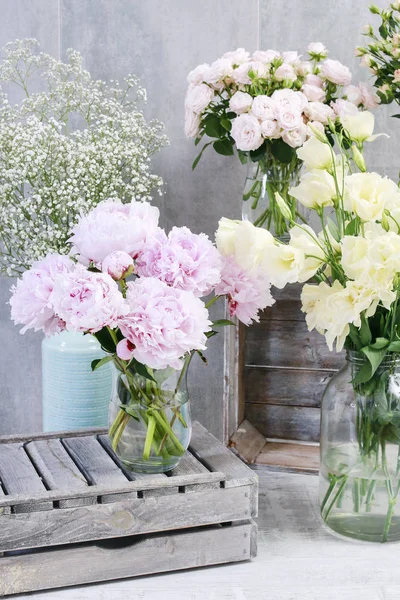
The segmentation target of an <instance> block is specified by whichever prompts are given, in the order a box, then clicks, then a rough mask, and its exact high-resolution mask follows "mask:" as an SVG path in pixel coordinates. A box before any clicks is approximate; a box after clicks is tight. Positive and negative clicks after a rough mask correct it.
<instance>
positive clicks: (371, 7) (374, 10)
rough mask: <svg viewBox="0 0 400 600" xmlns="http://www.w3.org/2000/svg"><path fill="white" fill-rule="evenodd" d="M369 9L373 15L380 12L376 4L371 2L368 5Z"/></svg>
mask: <svg viewBox="0 0 400 600" xmlns="http://www.w3.org/2000/svg"><path fill="white" fill-rule="evenodd" d="M369 10H370V11H371V13H372V14H373V15H379V14H380V10H379V8H378V7H377V6H376V4H371V6H370V7H369Z"/></svg>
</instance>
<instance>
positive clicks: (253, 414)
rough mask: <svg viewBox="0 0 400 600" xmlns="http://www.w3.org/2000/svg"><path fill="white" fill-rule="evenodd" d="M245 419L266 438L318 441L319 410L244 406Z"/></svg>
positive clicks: (258, 405)
mask: <svg viewBox="0 0 400 600" xmlns="http://www.w3.org/2000/svg"><path fill="white" fill-rule="evenodd" d="M246 411H247V418H248V419H249V421H250V422H251V423H255V424H256V425H257V429H258V430H259V431H260V432H261V433H262V434H263V435H264V436H265V437H266V438H280V439H286V440H300V441H305V442H318V441H319V424H320V409H319V408H303V407H299V406H276V405H273V404H256V403H252V404H250V403H247V404H246Z"/></svg>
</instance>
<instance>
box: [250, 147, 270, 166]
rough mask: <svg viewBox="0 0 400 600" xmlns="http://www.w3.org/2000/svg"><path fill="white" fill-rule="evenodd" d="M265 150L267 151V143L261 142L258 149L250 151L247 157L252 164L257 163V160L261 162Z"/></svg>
mask: <svg viewBox="0 0 400 600" xmlns="http://www.w3.org/2000/svg"><path fill="white" fill-rule="evenodd" d="M266 150H267V143H266V142H263V143H262V144H261V146H260V147H259V148H257V150H250V152H249V156H250V158H251V160H252V162H258V161H259V160H261V159H262V158H264V157H265V153H266Z"/></svg>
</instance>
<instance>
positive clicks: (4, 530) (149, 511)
mask: <svg viewBox="0 0 400 600" xmlns="http://www.w3.org/2000/svg"><path fill="white" fill-rule="evenodd" d="M255 477H256V476H255ZM168 479H174V478H168ZM179 479H180V477H176V480H179ZM254 487H255V486H254V485H242V486H237V487H231V488H228V489H223V488H218V489H215V490H207V491H201V492H192V493H188V494H185V493H181V494H175V495H173V496H159V497H157V498H143V499H134V500H132V499H131V500H124V501H119V502H113V503H109V504H97V505H94V506H82V507H76V508H65V509H62V510H53V511H44V512H38V513H36V514H35V517H34V518H31V516H30V515H27V514H15V515H14V514H11V515H2V516H1V518H0V527H1V535H0V552H5V551H10V550H21V549H27V548H39V547H45V546H52V545H59V544H67V543H77V542H84V541H88V540H93V539H104V538H115V537H125V536H129V535H138V534H147V533H152V532H157V531H167V530H171V529H182V528H186V527H200V526H202V525H211V524H217V523H224V522H230V521H238V520H243V519H248V518H250V517H251V516H252V512H254V511H253V500H252V493H253V488H254Z"/></svg>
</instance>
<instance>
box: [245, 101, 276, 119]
mask: <svg viewBox="0 0 400 600" xmlns="http://www.w3.org/2000/svg"><path fill="white" fill-rule="evenodd" d="M275 108H276V107H275V102H274V100H273V99H272V98H271V97H270V96H256V97H255V98H254V101H253V106H252V107H251V112H252V114H253V115H254V116H255V117H257V119H259V120H260V121H266V120H267V119H268V120H271V119H274V118H275Z"/></svg>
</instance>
